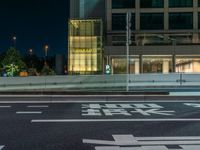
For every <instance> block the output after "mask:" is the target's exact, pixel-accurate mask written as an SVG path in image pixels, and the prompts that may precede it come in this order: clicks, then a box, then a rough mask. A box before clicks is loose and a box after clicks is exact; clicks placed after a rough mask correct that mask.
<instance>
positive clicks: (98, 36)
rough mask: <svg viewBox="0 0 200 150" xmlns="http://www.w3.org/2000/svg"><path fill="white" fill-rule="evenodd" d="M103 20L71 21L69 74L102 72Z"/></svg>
mask: <svg viewBox="0 0 200 150" xmlns="http://www.w3.org/2000/svg"><path fill="white" fill-rule="evenodd" d="M102 55H103V48H102V21H101V20H91V19H90V20H70V21H69V74H98V73H102V61H103V60H102V58H103V57H102Z"/></svg>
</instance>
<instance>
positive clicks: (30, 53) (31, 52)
mask: <svg viewBox="0 0 200 150" xmlns="http://www.w3.org/2000/svg"><path fill="white" fill-rule="evenodd" d="M28 52H29V55H30V59H31V68H33V58H32V55H33V49H32V48H30V49H29V50H28Z"/></svg>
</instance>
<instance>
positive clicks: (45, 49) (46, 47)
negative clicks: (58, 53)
mask: <svg viewBox="0 0 200 150" xmlns="http://www.w3.org/2000/svg"><path fill="white" fill-rule="evenodd" d="M48 50H49V46H48V45H45V46H44V51H45V62H44V63H45V65H46V64H47V55H48Z"/></svg>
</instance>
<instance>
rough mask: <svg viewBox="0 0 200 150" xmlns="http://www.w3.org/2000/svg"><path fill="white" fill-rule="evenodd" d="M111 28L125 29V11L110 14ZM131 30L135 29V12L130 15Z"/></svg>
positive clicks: (116, 29)
mask: <svg viewBox="0 0 200 150" xmlns="http://www.w3.org/2000/svg"><path fill="white" fill-rule="evenodd" d="M112 30H113V31H125V30H126V13H113V14H112ZM131 30H135V14H134V13H132V16H131Z"/></svg>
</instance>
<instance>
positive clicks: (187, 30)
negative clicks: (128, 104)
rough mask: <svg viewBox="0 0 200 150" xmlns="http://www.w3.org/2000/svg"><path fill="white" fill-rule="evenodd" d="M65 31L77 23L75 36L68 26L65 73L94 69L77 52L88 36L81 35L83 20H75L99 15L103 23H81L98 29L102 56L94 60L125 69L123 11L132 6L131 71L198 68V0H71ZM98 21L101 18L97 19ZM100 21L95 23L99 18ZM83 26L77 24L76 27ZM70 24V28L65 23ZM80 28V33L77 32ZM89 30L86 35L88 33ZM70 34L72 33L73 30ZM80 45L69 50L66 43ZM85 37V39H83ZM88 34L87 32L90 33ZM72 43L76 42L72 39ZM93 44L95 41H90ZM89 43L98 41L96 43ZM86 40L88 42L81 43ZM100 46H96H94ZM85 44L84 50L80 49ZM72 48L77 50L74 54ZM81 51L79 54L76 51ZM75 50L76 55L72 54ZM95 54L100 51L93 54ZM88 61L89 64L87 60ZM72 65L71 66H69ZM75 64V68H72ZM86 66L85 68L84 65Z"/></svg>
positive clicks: (89, 19) (116, 69) (90, 19)
mask: <svg viewBox="0 0 200 150" xmlns="http://www.w3.org/2000/svg"><path fill="white" fill-rule="evenodd" d="M70 2H71V7H70V20H69V31H72V30H71V29H72V28H76V30H73V31H76V33H77V37H76V38H73V39H72V36H71V35H75V33H73V34H72V32H71V33H70V32H69V54H70V55H69V67H68V68H69V73H70V72H71V73H72V74H73V73H78V74H95V73H97V72H98V73H99V71H101V69H100V70H99V71H97V72H95V71H94V70H93V71H92V70H91V71H90V69H87V68H88V65H86V63H85V64H83V63H82V62H83V60H88V59H94V57H93V58H92V57H90V58H89V57H82V56H83V55H82V54H83V53H84V52H85V53H89V51H91V49H90V50H88V48H87V47H88V44H91V43H92V42H91V41H89V40H82V39H83V38H84V37H85V34H84V35H82V34H80V33H81V32H82V31H83V30H81V28H82V29H83V25H80V24H79V25H78V24H77V23H74V24H73V23H72V22H74V21H73V20H76V21H77V22H79V21H78V20H82V21H80V22H82V23H83V22H84V20H85V21H86V22H93V21H94V19H96V20H101V21H102V27H101V26H100V25H99V27H96V29H95V30H94V26H92V23H89V24H90V25H86V24H87V23H85V25H86V26H85V27H86V28H85V29H87V30H90V31H91V30H93V31H97V30H99V31H98V32H100V31H101V30H103V32H102V36H103V37H102V43H100V42H101V40H100V42H98V44H100V45H102V48H101V50H102V52H101V53H99V55H101V54H102V61H100V60H99V61H95V63H98V64H97V66H99V65H100V66H102V73H103V72H105V70H104V71H103V68H104V67H105V65H108V64H109V65H110V66H111V71H112V73H113V74H120V73H121V74H123V73H126V13H127V12H128V11H131V12H132V43H133V44H132V45H131V47H130V66H129V70H130V73H131V74H140V73H169V72H192V73H195V72H200V43H199V42H200V39H199V38H200V36H199V35H200V34H199V33H200V32H199V28H200V1H198V0H70ZM99 22H100V21H99ZM99 24H100V23H99ZM81 26H82V27H81ZM70 27H71V28H70ZM78 33H79V34H78ZM89 36H90V35H87V38H88V37H89ZM73 37H74V36H73ZM78 37H79V39H81V41H79V42H80V43H81V46H80V47H79V48H80V49H82V51H79V52H78V51H76V54H75V53H74V52H72V51H73V50H74V49H73V47H70V44H71V45H72V43H76V42H77V43H76V44H78V40H77V38H78ZM87 38H86V39H87ZM91 39H92V38H91ZM76 44H75V45H76ZM93 44H97V43H96V42H93ZM98 44H97V45H93V47H98V46H99V45H98ZM86 45H87V46H86ZM99 48H100V47H99ZM84 49H85V50H84ZM77 53H80V55H79V57H78V55H77ZM81 53H82V54H81ZM75 55H76V57H74V56H75ZM98 58H100V57H98ZM98 58H96V59H98ZM85 62H86V61H85ZM89 66H90V65H89ZM70 67H71V69H70ZM74 67H76V68H77V70H76V71H75V72H74V70H73V69H72V68H74ZM84 67H85V69H83V68H84Z"/></svg>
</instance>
